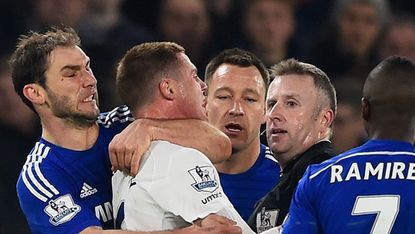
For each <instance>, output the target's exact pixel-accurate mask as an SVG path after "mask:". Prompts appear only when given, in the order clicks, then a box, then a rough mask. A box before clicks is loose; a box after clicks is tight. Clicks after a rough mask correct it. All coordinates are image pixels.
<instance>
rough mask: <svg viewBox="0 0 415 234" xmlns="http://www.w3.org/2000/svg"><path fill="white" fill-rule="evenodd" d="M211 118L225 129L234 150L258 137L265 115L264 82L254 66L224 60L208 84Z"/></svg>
mask: <svg viewBox="0 0 415 234" xmlns="http://www.w3.org/2000/svg"><path fill="white" fill-rule="evenodd" d="M206 111H207V116H208V120H209V122H210V123H211V124H213V125H214V126H216V127H217V128H218V129H220V130H221V131H222V132H224V133H225V134H226V135H227V136H228V137H229V138H230V139H231V142H232V148H233V149H234V150H241V149H244V148H246V147H248V146H249V145H250V144H251V143H252V142H253V141H254V140H259V131H260V126H261V123H264V118H265V85H264V81H263V79H262V76H261V73H260V72H259V71H258V69H257V68H256V67H255V66H250V67H238V66H235V65H230V64H222V65H220V66H219V67H218V69H217V70H216V71H215V72H214V73H213V75H212V77H211V80H210V82H209V87H208V97H207V105H206Z"/></svg>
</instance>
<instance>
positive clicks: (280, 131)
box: [271, 128, 287, 134]
mask: <svg viewBox="0 0 415 234" xmlns="http://www.w3.org/2000/svg"><path fill="white" fill-rule="evenodd" d="M283 133H287V131H286V130H283V129H281V128H275V129H272V130H271V134H283Z"/></svg>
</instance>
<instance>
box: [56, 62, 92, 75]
mask: <svg viewBox="0 0 415 234" xmlns="http://www.w3.org/2000/svg"><path fill="white" fill-rule="evenodd" d="M90 61H91V60H89V59H88V61H87V62H86V66H87V67H88V66H89V65H90ZM67 69H69V70H75V71H79V70H81V65H66V66H64V67H62V68H61V70H60V71H61V72H62V71H64V70H67Z"/></svg>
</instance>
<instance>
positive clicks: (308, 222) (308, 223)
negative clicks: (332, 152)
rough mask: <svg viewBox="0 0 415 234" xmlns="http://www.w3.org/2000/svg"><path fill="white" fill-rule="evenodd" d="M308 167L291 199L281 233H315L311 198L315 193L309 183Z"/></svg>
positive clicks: (315, 225)
mask: <svg viewBox="0 0 415 234" xmlns="http://www.w3.org/2000/svg"><path fill="white" fill-rule="evenodd" d="M309 177H310V167H309V168H308V169H307V171H306V172H305V174H304V176H303V178H302V179H301V180H300V182H299V184H298V186H297V189H296V191H295V194H294V196H293V198H292V200H291V205H290V210H289V212H288V218H287V220H286V221H285V222H284V223H283V226H282V228H283V229H282V230H283V231H282V233H283V234H289V233H291V234H293V233H302V234H307V233H309V234H314V233H317V230H318V225H317V219H316V211H315V209H314V206H313V203H312V200H313V197H314V195H315V191H313V189H312V187H311V185H310V179H309Z"/></svg>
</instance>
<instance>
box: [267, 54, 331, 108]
mask: <svg viewBox="0 0 415 234" xmlns="http://www.w3.org/2000/svg"><path fill="white" fill-rule="evenodd" d="M282 75H309V76H311V78H312V79H313V81H314V85H315V86H316V88H317V89H318V90H320V91H321V92H322V93H323V95H324V99H325V100H326V101H327V102H326V103H327V104H328V105H329V106H328V107H329V108H330V109H331V110H332V111H333V112H334V113H335V114H336V111H337V99H336V90H335V89H334V87H333V84H332V83H331V82H330V79H329V77H328V76H327V75H326V73H324V72H323V71H322V70H321V69H319V68H318V67H316V66H314V65H312V64H309V63H303V62H300V61H298V60H296V59H292V58H291V59H288V60H284V61H281V62H280V63H278V64H276V65H274V66H273V67H272V68H271V77H273V78H275V77H277V76H282ZM324 104H325V103H324V102H323V103H321V105H324ZM321 108H323V106H319V108H318V112H320V110H321Z"/></svg>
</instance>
